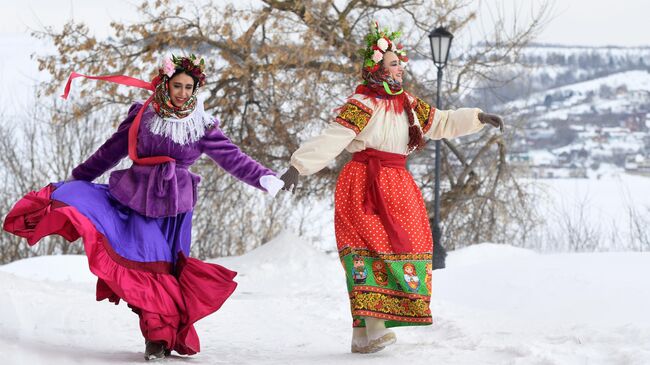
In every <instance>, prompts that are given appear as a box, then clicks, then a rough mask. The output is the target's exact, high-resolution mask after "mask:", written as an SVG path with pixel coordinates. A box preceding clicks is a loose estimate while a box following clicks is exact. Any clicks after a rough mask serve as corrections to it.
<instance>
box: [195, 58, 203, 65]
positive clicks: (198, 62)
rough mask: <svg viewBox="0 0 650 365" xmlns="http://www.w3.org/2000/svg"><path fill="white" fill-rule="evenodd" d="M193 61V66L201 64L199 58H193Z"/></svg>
mask: <svg viewBox="0 0 650 365" xmlns="http://www.w3.org/2000/svg"><path fill="white" fill-rule="evenodd" d="M193 63H194V66H198V65H200V64H201V59H200V58H195V59H194V62H193Z"/></svg>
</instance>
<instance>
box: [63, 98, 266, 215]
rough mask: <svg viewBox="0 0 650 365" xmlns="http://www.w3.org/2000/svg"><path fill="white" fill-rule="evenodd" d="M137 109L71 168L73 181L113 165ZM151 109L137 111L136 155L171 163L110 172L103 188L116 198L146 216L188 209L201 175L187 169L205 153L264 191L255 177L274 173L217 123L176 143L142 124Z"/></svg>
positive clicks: (124, 147) (125, 143)
mask: <svg viewBox="0 0 650 365" xmlns="http://www.w3.org/2000/svg"><path fill="white" fill-rule="evenodd" d="M141 108H142V104H141V103H135V104H133V105H132V106H131V108H130V109H129V114H128V116H127V118H126V119H125V120H124V121H123V122H122V123H121V124H120V126H119V127H118V129H117V132H115V133H114V134H113V135H112V136H111V137H110V138H109V139H108V140H107V141H106V142H104V144H103V145H102V146H101V147H99V149H98V150H97V151H96V152H95V153H94V154H93V155H92V156H90V158H88V159H87V160H86V161H85V162H83V163H82V164H80V165H79V166H77V167H76V168H75V169H74V170H73V171H72V176H73V177H74V178H75V179H77V180H85V181H93V180H94V179H96V178H97V177H99V176H100V175H102V174H103V173H104V172H106V171H107V170H109V169H111V168H113V167H115V166H116V165H117V164H118V163H119V162H120V160H121V159H123V158H124V157H126V156H127V155H128V134H129V127H130V126H131V123H132V122H133V120H134V119H135V116H136V114H138V111H139V110H140V109H141ZM154 115H155V111H153V109H152V108H148V110H145V112H144V113H143V115H142V121H141V123H140V129H139V131H138V145H137V149H138V156H140V157H147V156H170V157H172V158H174V159H175V160H176V163H173V162H171V163H164V164H161V165H155V166H145V165H135V164H134V165H132V166H131V167H130V168H128V169H126V170H117V171H114V172H112V173H111V176H110V179H109V183H108V185H109V191H110V192H111V194H112V195H113V196H114V197H115V199H117V200H118V201H119V202H120V203H122V204H124V205H126V206H128V207H130V208H131V209H133V210H135V211H137V212H138V213H140V214H142V215H145V216H147V217H156V218H158V217H169V216H175V215H177V214H179V213H184V212H188V211H190V210H192V208H193V207H194V205H195V204H196V198H197V187H198V184H199V181H200V180H201V178H200V177H199V176H198V175H196V174H193V173H191V172H190V171H189V170H188V168H189V167H190V166H191V165H192V164H193V163H194V162H195V161H196V160H197V159H198V158H199V157H200V156H201V154H202V153H205V154H206V155H208V156H209V157H210V158H212V159H213V160H214V161H215V162H216V163H217V164H219V166H221V167H222V168H223V169H224V170H226V171H228V172H229V173H230V174H231V175H233V176H235V177H236V178H238V179H240V180H242V181H243V182H245V183H247V184H249V185H252V186H254V187H256V188H258V189H261V190H265V189H264V188H263V187H262V186H261V185H260V178H261V177H262V176H265V175H275V173H274V172H273V171H272V170H269V169H267V168H266V167H264V166H262V165H260V164H259V163H258V162H256V161H255V160H253V159H252V158H251V157H249V156H248V155H246V154H245V153H243V152H242V151H241V150H240V149H239V147H237V146H236V145H235V144H233V143H232V142H231V141H230V140H229V139H228V137H226V136H225V135H224V134H223V132H222V131H221V130H220V129H219V127H218V121H216V120H215V126H214V128H211V129H208V130H207V131H206V133H205V135H204V136H203V138H201V139H200V140H199V141H197V142H194V143H189V144H185V145H180V144H178V143H176V142H174V141H172V140H171V139H170V138H167V137H163V136H158V135H155V134H153V133H151V131H150V130H149V128H148V127H147V125H148V124H149V123H148V122H149V120H150V119H151V117H152V116H154Z"/></svg>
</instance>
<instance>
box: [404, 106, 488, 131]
mask: <svg viewBox="0 0 650 365" xmlns="http://www.w3.org/2000/svg"><path fill="white" fill-rule="evenodd" d="M415 100H416V101H415V104H414V107H413V111H414V112H415V115H416V116H417V118H418V121H419V122H420V126H421V127H422V132H423V133H424V136H425V137H427V138H431V139H442V138H454V137H461V136H465V135H468V134H472V133H476V132H478V131H480V130H481V129H483V126H484V125H483V123H481V121H479V119H478V114H479V113H480V112H481V109H478V108H459V109H456V110H438V109H436V108H433V107H431V106H430V105H429V104H427V103H426V102H424V101H422V100H421V99H419V98H415Z"/></svg>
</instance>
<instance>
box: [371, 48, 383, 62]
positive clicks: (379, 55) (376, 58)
mask: <svg viewBox="0 0 650 365" xmlns="http://www.w3.org/2000/svg"><path fill="white" fill-rule="evenodd" d="M383 59H384V54H383V53H381V52H379V51H378V50H375V52H374V53H373V54H372V60H373V62H375V63H379V62H380V61H381V60H383Z"/></svg>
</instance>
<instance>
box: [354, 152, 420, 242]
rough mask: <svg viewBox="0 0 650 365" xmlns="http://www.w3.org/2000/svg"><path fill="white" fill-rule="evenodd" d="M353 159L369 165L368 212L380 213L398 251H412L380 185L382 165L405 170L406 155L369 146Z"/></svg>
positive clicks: (382, 221)
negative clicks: (389, 209)
mask: <svg viewBox="0 0 650 365" xmlns="http://www.w3.org/2000/svg"><path fill="white" fill-rule="evenodd" d="M352 161H356V162H361V163H364V164H366V165H368V167H367V168H366V176H367V184H368V186H367V190H366V196H365V198H364V200H363V207H364V209H365V212H366V214H378V215H379V219H380V220H381V223H382V224H383V226H384V228H385V229H386V233H387V234H388V240H389V242H390V244H391V246H392V247H393V250H394V251H395V252H396V253H406V252H411V248H412V247H411V243H410V242H409V237H408V234H407V233H406V231H405V230H404V228H402V227H401V226H400V225H399V224H398V223H397V222H396V221H395V219H394V218H393V216H392V215H391V214H390V212H389V211H388V207H387V206H386V200H385V199H384V195H383V194H382V192H381V189H380V187H379V170H381V168H382V167H391V168H395V169H402V170H405V169H406V155H400V154H397V153H390V152H384V151H378V150H375V149H372V148H368V149H365V150H363V151H361V152H357V153H355V154H354V155H352Z"/></svg>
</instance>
